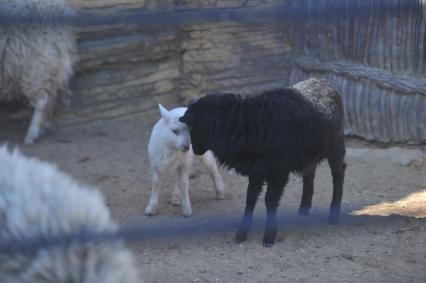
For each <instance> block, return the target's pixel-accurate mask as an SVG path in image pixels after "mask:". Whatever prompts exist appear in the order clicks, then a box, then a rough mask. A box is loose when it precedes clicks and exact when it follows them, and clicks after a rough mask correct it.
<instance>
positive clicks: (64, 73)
mask: <svg viewBox="0 0 426 283" xmlns="http://www.w3.org/2000/svg"><path fill="white" fill-rule="evenodd" d="M0 9H1V11H2V13H5V14H6V15H9V16H19V17H22V19H25V18H26V17H27V16H38V17H39V18H38V19H37V20H35V19H33V20H32V21H35V22H37V21H38V20H39V21H40V22H43V21H44V20H45V17H48V16H51V15H58V16H60V15H63V16H71V15H73V13H74V11H73V10H72V9H71V8H70V7H69V6H68V5H67V4H66V3H65V2H64V1H63V0H0ZM76 50H77V49H76V43H75V36H74V33H73V30H72V27H71V26H69V25H55V24H53V25H46V24H41V25H36V24H35V23H34V22H31V24H29V23H28V22H27V23H26V22H25V21H24V20H23V22H22V24H17V23H15V22H14V25H0V101H1V100H3V101H8V100H14V99H21V98H24V97H26V98H27V99H28V100H29V102H30V104H31V105H32V107H33V108H34V113H33V117H32V120H31V124H30V127H29V128H28V131H27V135H26V137H25V142H26V143H33V142H34V141H35V140H36V139H37V138H38V137H39V136H40V135H41V134H42V132H43V130H44V129H45V128H46V127H48V126H49V123H48V122H49V119H50V116H51V114H52V111H53V108H54V105H55V101H56V97H57V91H58V90H65V91H67V92H68V82H69V80H70V78H71V77H72V75H73V65H74V64H75V62H76V60H77V52H76Z"/></svg>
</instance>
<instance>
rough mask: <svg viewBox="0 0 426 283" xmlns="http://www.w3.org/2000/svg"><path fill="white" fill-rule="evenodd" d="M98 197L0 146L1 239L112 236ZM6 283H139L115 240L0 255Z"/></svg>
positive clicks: (129, 258)
mask: <svg viewBox="0 0 426 283" xmlns="http://www.w3.org/2000/svg"><path fill="white" fill-rule="evenodd" d="M117 228H118V227H117V225H116V224H115V223H114V222H113V221H112V220H111V217H110V214H109V211H108V208H107V206H106V205H105V202H104V201H103V198H102V196H101V194H100V193H99V192H98V191H96V190H94V189H92V188H89V187H86V186H84V185H81V184H78V183H77V182H75V181H74V180H73V179H71V178H70V177H69V176H67V175H65V174H63V173H61V172H59V171H58V170H57V169H56V167H54V166H52V165H50V164H48V163H45V162H41V161H39V160H36V159H32V158H26V157H24V156H23V155H21V154H20V153H18V152H17V151H14V152H13V153H9V152H8V151H7V150H6V148H5V147H0V240H1V242H2V243H4V242H8V241H12V243H13V240H21V241H22V240H24V239H27V238H32V237H33V238H34V237H42V238H44V239H49V237H60V238H61V237H66V236H70V235H73V234H74V235H75V234H77V233H79V232H80V233H81V232H82V231H90V232H93V233H110V232H111V233H113V232H115V231H116V230H117ZM0 278H1V279H0V281H1V282H5V283H12V282H13V283H41V282H44V283H47V282H51V283H69V282H76V283H77V282H81V283H99V282H103V283H121V282H126V283H137V282H141V279H140V276H139V274H138V271H137V269H136V267H135V263H134V260H133V256H132V254H131V253H130V251H129V250H128V249H126V248H125V247H124V246H123V243H122V242H121V241H118V240H114V241H112V240H111V241H107V242H96V243H88V242H86V243H81V242H80V243H78V242H73V243H72V244H70V245H68V246H65V245H61V246H50V247H41V248H40V249H39V250H38V251H37V252H36V253H19V252H18V251H15V252H5V251H4V250H2V251H0Z"/></svg>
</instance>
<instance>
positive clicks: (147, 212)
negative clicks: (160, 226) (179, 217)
mask: <svg viewBox="0 0 426 283" xmlns="http://www.w3.org/2000/svg"><path fill="white" fill-rule="evenodd" d="M155 214H157V209H156V208H154V207H152V206H147V207H146V209H145V215H146V216H153V215H155Z"/></svg>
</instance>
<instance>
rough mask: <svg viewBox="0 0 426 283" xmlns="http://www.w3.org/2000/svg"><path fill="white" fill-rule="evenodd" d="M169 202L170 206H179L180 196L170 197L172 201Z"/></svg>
mask: <svg viewBox="0 0 426 283" xmlns="http://www.w3.org/2000/svg"><path fill="white" fill-rule="evenodd" d="M170 202H171V204H172V205H173V206H180V203H181V201H180V196H176V195H174V196H173V197H172V200H171V201H170Z"/></svg>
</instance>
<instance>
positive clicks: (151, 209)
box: [145, 171, 161, 216]
mask: <svg viewBox="0 0 426 283" xmlns="http://www.w3.org/2000/svg"><path fill="white" fill-rule="evenodd" d="M160 189H161V179H160V174H159V172H157V171H154V173H153V175H152V192H151V197H150V198H149V203H148V206H147V207H146V208H145V215H146V216H151V215H154V214H156V213H157V206H158V198H159V196H160Z"/></svg>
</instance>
